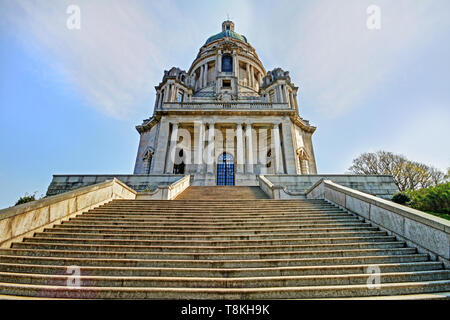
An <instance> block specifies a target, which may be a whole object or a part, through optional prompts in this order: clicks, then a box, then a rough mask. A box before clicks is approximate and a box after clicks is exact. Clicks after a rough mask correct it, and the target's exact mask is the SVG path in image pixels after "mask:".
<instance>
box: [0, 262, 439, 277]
mask: <svg viewBox="0 0 450 320" xmlns="http://www.w3.org/2000/svg"><path fill="white" fill-rule="evenodd" d="M369 267H372V265H370V264H361V265H329V266H324V265H316V266H294V267H269V268H229V269H222V268H152V267H138V268H136V267H117V266H116V267H109V266H104V267H101V266H91V267H89V266H80V267H79V268H80V274H81V275H88V276H135V277H137V276H139V277H140V276H142V277H152V276H160V277H180V276H183V277H223V278H233V277H234V278H236V277H257V276H258V277H267V276H302V275H303V276H305V275H336V274H358V273H360V274H363V273H367V270H368V268H369ZM377 267H378V268H379V270H380V272H381V273H387V272H415V271H431V270H443V264H442V263H440V262H434V261H427V262H411V263H386V264H377ZM68 271H69V270H68V267H67V266H60V265H39V264H20V263H16V264H15V263H0V272H16V273H34V274H54V275H64V274H67V273H68Z"/></svg>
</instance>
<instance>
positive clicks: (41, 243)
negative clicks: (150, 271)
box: [13, 238, 405, 253]
mask: <svg viewBox="0 0 450 320" xmlns="http://www.w3.org/2000/svg"><path fill="white" fill-rule="evenodd" d="M25 240H26V241H25V242H23V243H16V244H14V245H13V248H15V249H33V248H36V249H58V250H89V251H95V250H100V251H122V250H125V251H152V252H179V253H181V252H183V253H216V252H228V253H229V252H249V253H251V252H270V251H297V250H305V251H309V250H317V251H322V250H338V249H339V250H348V249H373V248H378V249H392V248H404V247H405V243H404V242H400V241H396V242H361V243H348V244H329V245H327V246H326V247H324V246H323V245H321V244H316V245H282V246H237V247H218V246H210V247H207V246H145V245H136V244H130V245H124V244H113V245H111V244H104V243H102V244H98V243H92V241H86V240H80V241H78V243H76V241H73V240H72V241H70V242H69V241H61V240H57V241H55V240H53V241H51V242H50V241H48V239H42V238H37V239H36V238H29V239H25ZM97 242H98V241H97Z"/></svg>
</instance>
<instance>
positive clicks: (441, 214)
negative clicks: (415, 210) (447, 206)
mask: <svg viewBox="0 0 450 320" xmlns="http://www.w3.org/2000/svg"><path fill="white" fill-rule="evenodd" d="M426 213H429V214H432V215H433V216H436V217H439V218H443V219H447V220H450V214H446V213H437V212H429V211H426Z"/></svg>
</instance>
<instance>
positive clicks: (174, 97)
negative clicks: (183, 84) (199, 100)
mask: <svg viewBox="0 0 450 320" xmlns="http://www.w3.org/2000/svg"><path fill="white" fill-rule="evenodd" d="M177 94H178V86H177V85H176V84H173V85H172V101H173V102H177Z"/></svg>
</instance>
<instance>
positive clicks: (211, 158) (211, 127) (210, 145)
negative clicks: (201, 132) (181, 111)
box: [207, 122, 215, 173]
mask: <svg viewBox="0 0 450 320" xmlns="http://www.w3.org/2000/svg"><path fill="white" fill-rule="evenodd" d="M207 152H208V153H207V167H208V173H214V158H215V148H214V123H213V122H210V123H209V130H208V150H207Z"/></svg>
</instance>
